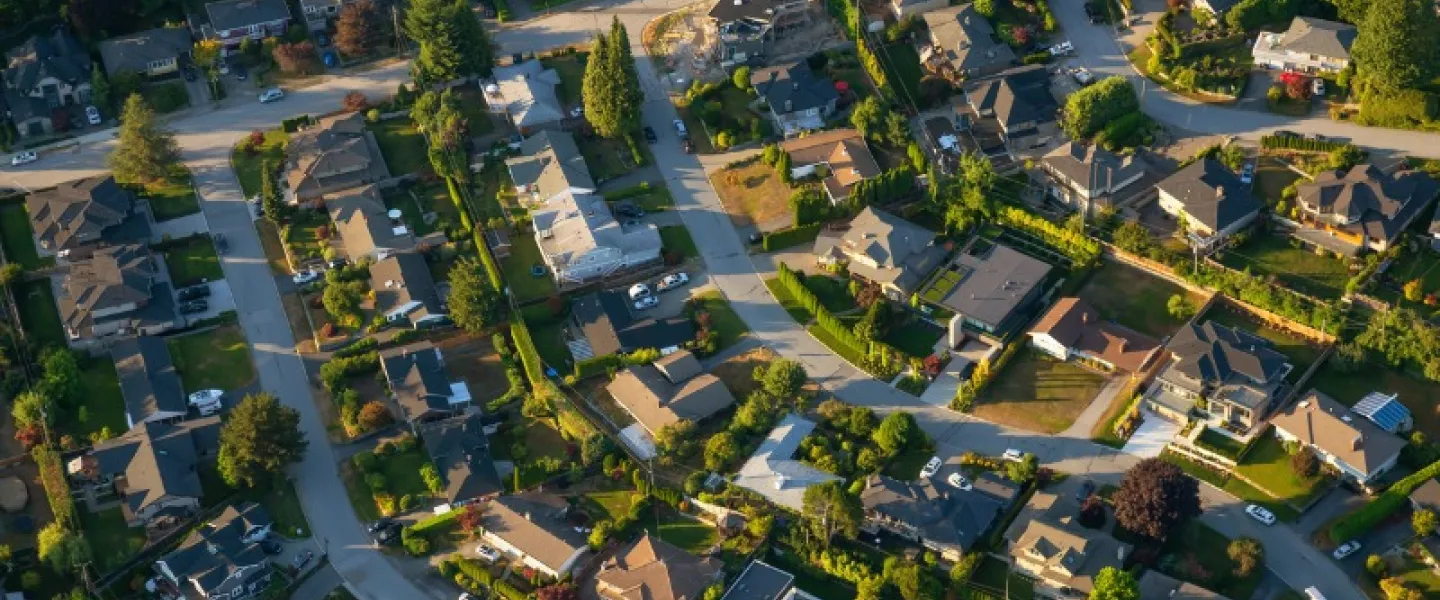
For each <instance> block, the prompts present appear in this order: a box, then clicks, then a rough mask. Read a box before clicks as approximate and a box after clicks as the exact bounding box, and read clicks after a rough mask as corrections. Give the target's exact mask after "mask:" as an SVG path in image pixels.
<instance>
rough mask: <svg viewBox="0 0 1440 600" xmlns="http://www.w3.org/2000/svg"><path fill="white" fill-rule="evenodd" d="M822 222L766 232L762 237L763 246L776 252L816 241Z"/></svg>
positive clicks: (766, 249)
mask: <svg viewBox="0 0 1440 600" xmlns="http://www.w3.org/2000/svg"><path fill="white" fill-rule="evenodd" d="M821 227H822V225H821V224H820V223H814V224H811V225H805V226H802V227H789V228H786V229H780V230H776V231H772V232H770V233H767V234H765V237H764V238H763V239H762V242H761V248H762V249H763V250H764V251H766V252H774V251H776V250H782V249H785V248H789V247H791V246H798V245H800V244H805V243H809V242H814V241H815V238H816V237H818V236H819V235H820V228H821Z"/></svg>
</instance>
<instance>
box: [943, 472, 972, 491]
mask: <svg viewBox="0 0 1440 600" xmlns="http://www.w3.org/2000/svg"><path fill="white" fill-rule="evenodd" d="M945 481H947V482H949V483H950V485H953V486H955V489H957V490H960V491H963V492H968V491H970V490H971V489H973V488H974V487H975V486H973V485H971V484H970V480H969V479H966V478H965V476H964V475H961V474H959V473H951V474H950V477H948V478H946V479H945Z"/></svg>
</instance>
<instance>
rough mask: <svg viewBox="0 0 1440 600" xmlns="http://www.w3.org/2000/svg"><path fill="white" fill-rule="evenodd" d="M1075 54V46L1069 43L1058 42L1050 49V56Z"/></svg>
mask: <svg viewBox="0 0 1440 600" xmlns="http://www.w3.org/2000/svg"><path fill="white" fill-rule="evenodd" d="M1074 53H1075V46H1074V45H1073V44H1071V43H1070V42H1060V43H1058V44H1055V45H1054V46H1051V47H1050V56H1069V55H1071V54H1074Z"/></svg>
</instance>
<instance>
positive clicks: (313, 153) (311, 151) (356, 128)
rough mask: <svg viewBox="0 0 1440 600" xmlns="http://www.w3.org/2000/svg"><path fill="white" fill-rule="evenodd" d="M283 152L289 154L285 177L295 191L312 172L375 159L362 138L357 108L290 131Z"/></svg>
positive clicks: (363, 165) (342, 169) (356, 166)
mask: <svg viewBox="0 0 1440 600" xmlns="http://www.w3.org/2000/svg"><path fill="white" fill-rule="evenodd" d="M285 154H286V155H287V156H289V157H290V166H289V173H287V174H286V176H285V179H286V181H287V182H288V183H289V185H290V189H291V190H295V191H299V190H300V188H301V187H302V186H305V185H306V184H307V183H310V181H311V178H312V176H325V175H329V174H335V173H349V172H351V171H358V170H361V169H368V168H370V162H371V161H372V160H374V159H375V157H373V156H371V155H370V147H369V145H367V143H366V139H365V114H364V113H359V112H357V113H350V114H348V115H341V116H335V117H328V118H325V119H321V120H320V121H319V122H318V123H316V124H315V125H314V126H312V127H310V128H308V129H305V130H304V131H300V132H298V133H296V134H294V135H292V136H291V137H290V142H289V143H288V144H286V146H285Z"/></svg>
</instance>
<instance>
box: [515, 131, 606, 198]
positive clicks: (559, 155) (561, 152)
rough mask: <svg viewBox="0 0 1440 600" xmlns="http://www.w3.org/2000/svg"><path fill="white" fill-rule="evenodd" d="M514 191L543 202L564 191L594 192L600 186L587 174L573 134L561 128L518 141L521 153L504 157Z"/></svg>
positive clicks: (582, 156)
mask: <svg viewBox="0 0 1440 600" xmlns="http://www.w3.org/2000/svg"><path fill="white" fill-rule="evenodd" d="M505 167H506V169H507V170H509V171H510V181H513V182H515V192H516V193H517V194H519V195H520V196H521V197H522V198H523V197H525V196H528V197H529V198H530V200H531V201H533V202H544V201H546V200H549V199H551V198H553V197H555V196H557V195H559V194H561V193H564V192H567V191H568V192H574V193H577V194H593V193H595V192H596V191H597V190H598V189H599V186H597V185H595V180H593V179H591V178H590V169H589V168H588V167H586V166H585V156H584V155H583V154H581V153H580V147H579V146H577V145H575V137H574V136H572V135H570V134H569V133H566V132H563V131H541V132H539V133H536V134H535V135H532V136H530V137H528V138H526V139H525V141H523V142H520V156H517V157H515V158H509V159H506V160H505Z"/></svg>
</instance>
